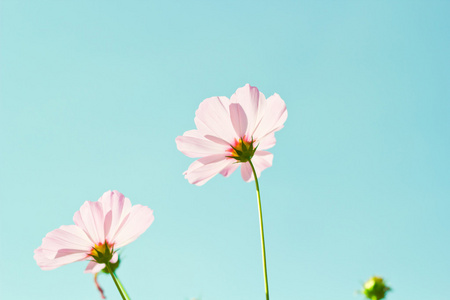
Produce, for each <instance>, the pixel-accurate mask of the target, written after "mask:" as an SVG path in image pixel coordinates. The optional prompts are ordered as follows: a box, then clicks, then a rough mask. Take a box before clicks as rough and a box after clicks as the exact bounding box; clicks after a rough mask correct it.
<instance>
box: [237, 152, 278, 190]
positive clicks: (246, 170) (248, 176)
mask: <svg viewBox="0 0 450 300" xmlns="http://www.w3.org/2000/svg"><path fill="white" fill-rule="evenodd" d="M272 161H273V154H272V153H270V152H267V151H256V152H255V155H254V156H253V157H252V163H253V166H254V167H255V172H256V176H258V178H259V177H260V176H261V172H262V171H263V170H265V169H267V168H268V167H270V166H272ZM241 175H242V178H243V179H244V180H245V181H247V182H249V181H252V180H255V178H254V176H253V172H252V167H251V166H250V164H249V163H245V164H242V166H241Z"/></svg>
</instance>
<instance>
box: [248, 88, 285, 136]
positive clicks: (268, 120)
mask: <svg viewBox="0 0 450 300" xmlns="http://www.w3.org/2000/svg"><path fill="white" fill-rule="evenodd" d="M286 119H287V110H286V104H285V103H284V101H283V99H281V97H280V95H278V94H276V93H275V94H273V95H272V96H270V97H269V98H268V99H267V108H266V110H265V113H264V115H263V116H262V117H261V121H260V122H259V124H258V125H257V128H256V129H255V131H254V133H253V136H254V138H255V139H260V140H262V139H263V138H264V137H266V136H267V135H268V134H271V133H273V132H275V131H278V130H280V129H281V128H283V124H284V122H286Z"/></svg>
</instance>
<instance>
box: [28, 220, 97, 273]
mask: <svg viewBox="0 0 450 300" xmlns="http://www.w3.org/2000/svg"><path fill="white" fill-rule="evenodd" d="M92 246H93V244H92V241H91V240H90V239H89V238H88V237H87V235H86V233H85V232H84V231H83V230H82V229H81V228H79V227H78V226H75V225H68V226H66V225H64V226H61V227H60V228H58V229H55V230H53V231H51V232H49V233H48V234H47V235H46V236H45V237H44V238H43V239H42V245H41V246H40V247H39V248H38V249H36V250H35V252H34V253H35V255H34V258H35V260H36V262H37V264H38V266H39V267H41V269H43V270H50V269H54V268H57V267H59V266H62V265H65V264H69V263H72V262H75V261H80V260H84V259H86V258H87V257H88V254H89V252H90V250H91V249H92Z"/></svg>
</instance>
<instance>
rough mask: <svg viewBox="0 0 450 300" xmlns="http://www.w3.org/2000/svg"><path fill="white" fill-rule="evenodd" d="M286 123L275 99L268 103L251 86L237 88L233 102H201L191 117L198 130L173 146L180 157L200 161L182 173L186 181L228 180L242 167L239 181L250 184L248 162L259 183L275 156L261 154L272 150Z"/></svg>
mask: <svg viewBox="0 0 450 300" xmlns="http://www.w3.org/2000/svg"><path fill="white" fill-rule="evenodd" d="M286 119H287V110H286V104H285V103H284V101H283V100H282V99H281V98H280V96H279V95H278V94H274V95H272V96H270V97H269V98H268V99H266V98H265V96H264V94H263V93H261V92H260V91H259V90H258V89H257V88H256V87H253V86H250V85H249V84H246V85H245V86H244V87H242V88H239V89H238V90H237V91H236V93H234V95H233V96H231V99H228V98H227V97H212V98H208V99H205V100H203V102H202V103H200V106H199V108H198V110H197V111H196V113H195V119H194V121H195V125H196V126H197V129H194V130H190V131H186V132H185V133H184V134H183V136H178V137H177V138H176V140H175V141H176V143H177V147H178V150H180V151H181V152H182V153H183V154H185V155H186V156H189V157H199V159H198V160H196V161H194V162H193V163H192V164H191V165H190V166H189V168H188V170H187V171H185V172H184V175H185V178H186V179H187V180H188V181H189V183H192V184H196V185H203V184H205V183H206V182H207V181H208V180H210V179H211V178H212V177H214V176H215V175H216V174H218V173H220V174H222V175H223V176H225V177H228V176H230V175H231V174H232V173H233V172H234V171H235V170H236V169H237V168H238V167H239V165H241V175H242V178H243V179H244V180H245V181H251V180H254V178H253V173H252V168H251V166H250V164H249V163H248V160H249V159H251V162H252V163H253V165H254V167H255V171H256V174H257V176H258V177H259V176H260V175H261V172H262V171H263V170H264V169H266V168H268V167H270V166H271V165H272V160H273V154H271V153H270V152H267V151H264V150H267V149H269V148H271V147H273V146H274V145H275V142H276V140H275V132H276V131H278V130H280V129H281V128H283V126H284V122H285V121H286ZM248 149H252V150H253V151H247V150H248ZM255 149H256V151H254V150H255ZM241 152H243V153H244V154H241ZM246 152H247V153H246Z"/></svg>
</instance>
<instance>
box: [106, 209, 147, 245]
mask: <svg viewBox="0 0 450 300" xmlns="http://www.w3.org/2000/svg"><path fill="white" fill-rule="evenodd" d="M154 219H155V217H154V216H153V210H151V209H150V208H148V207H147V206H143V205H139V204H138V205H133V207H132V208H131V210H130V213H129V215H128V216H127V217H126V218H125V219H124V220H123V222H122V224H120V226H119V228H118V229H117V233H116V235H115V236H114V237H113V238H112V241H111V242H112V243H114V246H115V248H116V249H117V248H120V247H123V246H125V245H128V244H129V243H131V242H133V241H134V240H136V239H137V238H138V237H139V236H140V235H141V234H143V233H144V232H145V231H146V230H147V228H148V227H149V226H150V225H151V224H152V223H153V220H154Z"/></svg>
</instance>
